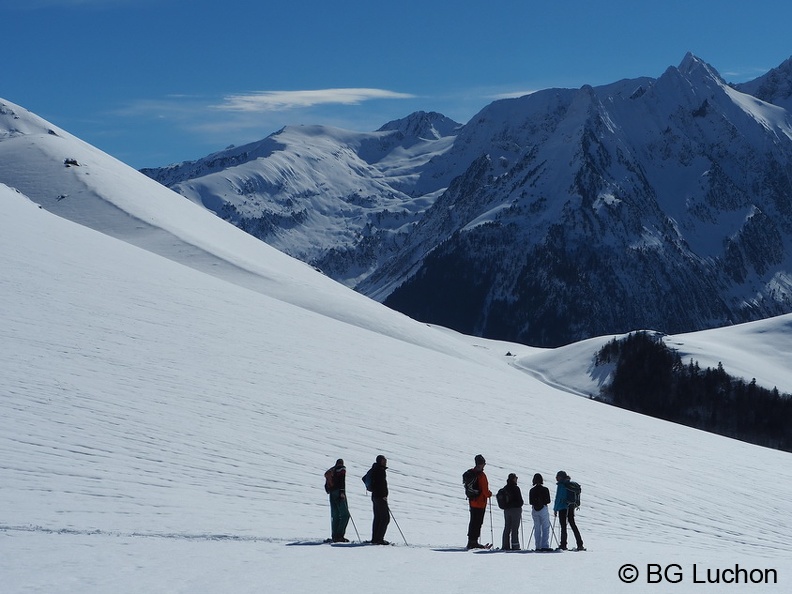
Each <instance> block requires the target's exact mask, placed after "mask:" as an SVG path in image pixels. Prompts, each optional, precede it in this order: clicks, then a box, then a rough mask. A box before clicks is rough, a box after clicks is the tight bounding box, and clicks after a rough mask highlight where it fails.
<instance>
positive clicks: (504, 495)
mask: <svg viewBox="0 0 792 594" xmlns="http://www.w3.org/2000/svg"><path fill="white" fill-rule="evenodd" d="M495 499H496V500H497V501H498V507H499V508H501V509H506V508H507V507H508V506H509V501H511V495H510V494H509V490H508V489H507V488H506V487H503V488H502V489H501V490H500V491H498V492H497V493H496V494H495Z"/></svg>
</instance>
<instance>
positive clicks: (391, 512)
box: [388, 505, 410, 546]
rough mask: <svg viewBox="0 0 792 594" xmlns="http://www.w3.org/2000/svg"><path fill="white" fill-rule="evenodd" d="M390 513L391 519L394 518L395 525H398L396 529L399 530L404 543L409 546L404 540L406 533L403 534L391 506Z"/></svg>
mask: <svg viewBox="0 0 792 594" xmlns="http://www.w3.org/2000/svg"><path fill="white" fill-rule="evenodd" d="M388 512H389V513H390V515H391V518H393V523H394V524H396V528H398V529H399V534H401V537H402V540H403V541H404V544H406V545H407V539H406V538H404V532H402V529H401V526H399V523H398V522H397V521H396V517H395V516H394V515H393V511H391V508H390V505H389V506H388ZM407 546H410V545H407Z"/></svg>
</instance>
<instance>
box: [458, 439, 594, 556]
mask: <svg viewBox="0 0 792 594" xmlns="http://www.w3.org/2000/svg"><path fill="white" fill-rule="evenodd" d="M474 462H475V466H474V467H473V468H471V469H470V470H468V471H467V472H466V473H465V474H464V475H463V478H462V481H463V483H466V484H465V492H466V493H467V494H468V500H469V503H470V523H469V524H468V542H467V548H468V549H481V548H485V547H486V546H487V545H483V544H481V543H480V542H479V539H480V538H481V526H482V525H483V524H484V515H485V511H486V509H487V504H488V503H489V502H490V498H491V497H492V491H490V489H489V480H488V479H487V475H486V474H485V473H484V466H485V465H486V464H487V461H486V460H485V459H484V456H482V455H481V454H478V455H477V456H476V457H475V460H474ZM517 481H518V477H517V475H516V474H514V473H511V474H509V476H508V478H507V480H506V486H504V487H503V489H501V490H500V491H499V493H498V505H499V506H500V507H501V508H502V509H503V519H504V527H503V536H502V540H501V549H502V550H505V551H509V550H512V551H516V550H519V549H520V525H521V524H522V508H523V505H525V501H524V500H523V496H522V491H520V487H519V486H518V485H517ZM579 488H580V487H579V485H577V483H573V482H572V480H571V478H570V477H569V475H568V474H567V473H566V472H564V471H563V470H559V471H558V472H557V473H556V496H555V500H554V501H552V500H551V499H550V490H549V489H548V488H547V487H545V486H544V479H543V478H542V475H541V474H539V473H536V474H535V475H534V477H533V487H532V488H531V490H530V491H529V492H528V504H529V505H530V506H531V519H532V520H533V532H534V536H535V538H536V551H539V552H547V551H552V550H553V549H552V548H551V547H550V536H551V534H553V533H552V531H551V530H552V529H551V527H550V509H549V507H548V506H549V504H550V503H551V502H552V503H553V513H554V515H555V516H556V517H558V520H559V522H560V524H561V541H560V542H559V547H558V548H559V549H561V550H564V551H565V550H567V538H568V536H567V535H568V532H567V524H568V525H569V527H570V528H572V533H573V534H574V535H575V542H576V545H577V549H576V550H579V551H584V550H586V549H585V547H584V546H583V538H582V537H581V535H580V530H578V527H577V523H576V522H575V509H576V505H575V503H574V502H573V498H572V497H571V494H572V490H573V489H577V490H578V492H579ZM476 491H478V493H476Z"/></svg>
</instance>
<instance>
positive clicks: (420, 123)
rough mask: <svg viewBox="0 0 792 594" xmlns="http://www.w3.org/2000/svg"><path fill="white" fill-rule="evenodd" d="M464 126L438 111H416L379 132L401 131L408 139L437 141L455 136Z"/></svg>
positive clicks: (390, 123)
mask: <svg viewBox="0 0 792 594" xmlns="http://www.w3.org/2000/svg"><path fill="white" fill-rule="evenodd" d="M461 126H462V124H460V123H458V122H455V121H454V120H452V119H451V118H448V117H446V116H444V115H443V114H441V113H438V112H436V111H429V112H426V111H416V112H415V113H411V114H410V115H408V116H407V117H405V118H401V119H398V120H393V121H390V122H388V123H387V124H385V125H384V126H382V127H381V128H380V129H379V130H377V132H387V131H399V132H401V133H402V134H404V135H405V136H406V137H413V138H424V139H426V140H436V139H438V138H445V137H446V136H454V135H455V134H456V133H457V131H458V130H459V128H460V127H461Z"/></svg>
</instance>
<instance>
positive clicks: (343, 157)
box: [144, 54, 792, 346]
mask: <svg viewBox="0 0 792 594" xmlns="http://www.w3.org/2000/svg"><path fill="white" fill-rule="evenodd" d="M790 106H792V59H790V60H787V61H786V62H785V63H783V64H782V65H780V66H779V67H778V68H775V69H773V70H772V71H770V72H768V73H767V74H766V75H764V76H762V77H760V78H758V79H756V80H754V81H751V82H748V83H743V84H740V85H729V84H727V83H726V82H725V81H724V80H723V78H722V77H721V76H720V75H719V74H718V72H717V71H716V70H715V69H714V68H713V67H712V66H710V65H709V64H707V63H706V62H704V61H703V60H701V59H700V58H698V57H696V56H693V55H691V54H688V55H687V56H685V57H684V59H683V60H682V62H681V63H680V64H679V66H676V67H669V68H668V69H667V70H666V72H664V73H663V74H662V75H661V76H660V77H658V78H648V77H645V78H639V79H630V80H622V81H618V82H615V83H613V84H609V85H604V86H600V87H596V88H594V87H591V86H584V87H582V88H580V89H547V90H543V91H539V92H536V93H533V94H531V95H526V96H524V97H520V98H515V99H505V100H499V101H495V102H493V103H492V104H490V105H488V106H486V107H484V109H482V110H481V111H480V112H479V113H478V114H476V115H475V116H474V117H473V118H472V119H471V120H470V121H469V122H468V123H466V124H464V125H461V124H457V123H455V122H452V121H451V120H449V119H448V118H446V117H444V116H442V115H440V114H438V113H425V112H418V113H415V114H412V115H410V116H408V117H406V118H404V119H402V120H397V121H393V122H390V123H388V124H386V125H385V126H383V127H382V128H381V129H380V130H378V131H376V132H370V133H365V134H364V133H358V132H350V131H346V130H339V129H334V128H328V127H322V126H291V127H287V128H284V129H283V130H281V131H279V132H277V133H275V134H273V135H271V136H270V137H268V138H266V139H264V140H262V141H260V142H257V143H253V144H250V145H246V146H241V147H235V148H231V149H228V150H226V151H222V152H219V153H216V154H213V155H210V156H208V157H206V158H204V159H201V160H198V161H195V162H186V163H181V164H178V165H173V166H170V167H164V168H160V169H150V170H144V172H145V173H146V174H147V175H150V176H151V177H153V178H154V179H157V180H159V181H161V182H162V183H163V184H165V185H167V186H169V187H171V188H172V189H174V190H176V191H177V192H179V193H181V194H182V195H184V196H186V197H188V198H189V199H190V200H193V201H194V202H196V203H199V204H202V205H204V206H206V207H207V208H209V209H211V210H212V211H214V212H215V213H216V214H218V215H219V216H220V217H221V218H223V219H225V220H227V221H229V222H231V223H233V224H235V225H237V226H239V227H240V228H242V229H244V230H245V231H247V232H249V233H251V234H253V235H255V236H256V237H258V238H260V239H262V240H264V241H266V242H267V243H269V244H270V245H272V246H274V247H276V248H278V249H280V250H282V251H284V252H286V253H288V254H289V255H292V256H294V257H296V258H298V259H300V260H303V261H305V262H307V263H310V264H311V265H313V266H315V267H317V268H319V269H321V270H322V271H323V272H324V273H325V274H327V275H328V276H330V277H331V278H334V279H335V280H338V281H339V282H342V283H344V284H346V285H347V286H350V287H354V288H356V290H358V291H359V292H361V293H363V294H365V295H368V296H370V297H372V298H374V299H376V300H378V301H381V302H383V303H385V304H386V305H388V306H390V307H393V308H394V309H397V310H398V311H401V312H403V313H406V314H407V315H409V316H410V317H412V318H415V319H418V320H421V321H424V322H428V323H434V324H439V325H443V326H446V327H450V328H454V329H455V330H458V331H460V332H463V333H465V334H471V335H476V336H483V337H487V338H494V339H501V340H511V341H517V342H522V343H525V344H531V345H534V346H558V345H562V344H567V343H570V342H575V341H578V340H581V339H585V338H590V337H593V336H600V335H603V334H612V333H622V332H626V331H629V330H633V329H635V328H654V329H656V330H659V331H662V332H667V333H679V332H689V331H694V330H701V329H705V328H712V327H717V326H724V325H728V324H734V323H740V322H746V321H752V320H757V319H762V318H766V317H770V316H774V315H779V314H783V313H789V312H792V244H791V243H790V237H792V115H791V114H790V111H789V110H790ZM449 304H452V305H449Z"/></svg>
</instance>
